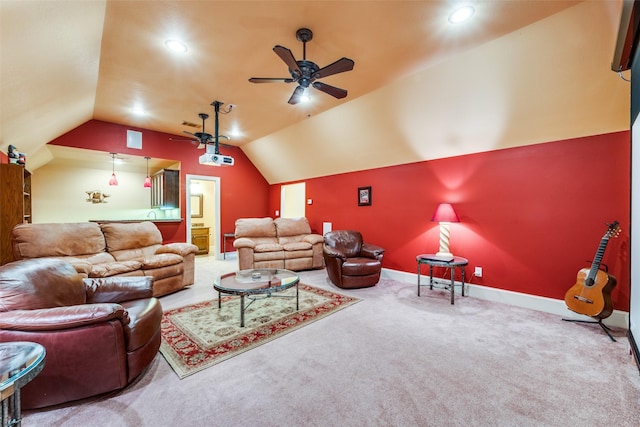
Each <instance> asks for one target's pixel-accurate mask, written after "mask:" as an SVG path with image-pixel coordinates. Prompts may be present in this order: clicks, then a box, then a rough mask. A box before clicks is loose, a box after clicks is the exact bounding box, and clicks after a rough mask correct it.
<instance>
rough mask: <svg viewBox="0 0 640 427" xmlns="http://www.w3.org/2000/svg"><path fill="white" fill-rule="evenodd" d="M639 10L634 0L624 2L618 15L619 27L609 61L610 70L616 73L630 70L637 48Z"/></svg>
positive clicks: (639, 22) (639, 23)
mask: <svg viewBox="0 0 640 427" xmlns="http://www.w3.org/2000/svg"><path fill="white" fill-rule="evenodd" d="M639 12H640V10H639V9H638V4H637V2H636V1H635V0H624V3H623V5H622V13H621V14H620V26H619V27H618V36H617V38H616V47H615V50H614V53H613V60H612V61H611V70H613V71H615V72H616V73H619V72H622V71H626V70H628V69H630V68H631V62H632V60H633V56H634V54H635V51H636V48H637V40H635V38H636V29H637V28H638V26H639V25H640V13H639Z"/></svg>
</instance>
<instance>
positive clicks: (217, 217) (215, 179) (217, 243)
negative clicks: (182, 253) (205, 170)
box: [186, 174, 222, 259]
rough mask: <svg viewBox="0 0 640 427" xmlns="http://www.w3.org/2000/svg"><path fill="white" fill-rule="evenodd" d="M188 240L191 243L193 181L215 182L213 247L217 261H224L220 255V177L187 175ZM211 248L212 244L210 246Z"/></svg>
mask: <svg viewBox="0 0 640 427" xmlns="http://www.w3.org/2000/svg"><path fill="white" fill-rule="evenodd" d="M186 179H187V185H186V187H187V206H186V208H187V211H186V217H187V221H186V224H187V239H188V241H191V180H196V181H213V182H214V184H215V188H216V190H215V212H214V216H215V219H214V222H215V224H214V228H215V234H214V236H213V247H214V256H215V258H216V259H222V254H221V253H220V242H221V241H222V235H221V234H220V177H219V176H208V175H191V174H187V176H186ZM209 246H211V244H210V245H209Z"/></svg>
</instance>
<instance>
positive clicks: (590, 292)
mask: <svg viewBox="0 0 640 427" xmlns="http://www.w3.org/2000/svg"><path fill="white" fill-rule="evenodd" d="M607 225H608V226H609V228H608V229H607V232H606V233H604V236H602V240H600V245H599V246H598V250H597V251H596V256H595V257H594V258H593V262H592V264H591V268H583V269H582V270H580V271H579V272H578V278H577V280H576V284H575V285H573V286H572V287H571V289H569V290H568V291H567V293H566V294H565V296H564V301H565V302H566V303H567V307H568V308H569V310H571V311H575V312H576V313H579V314H584V315H585V316H591V317H593V318H595V319H605V318H607V317H609V316H610V315H611V313H613V303H612V302H611V291H612V290H613V288H614V287H615V286H616V278H615V277H613V276H612V275H610V274H608V273H606V272H604V271H602V270H600V263H601V262H602V256H603V255H604V251H605V249H606V248H607V243H609V239H610V238H611V237H618V235H619V234H620V227H619V226H618V221H614V222H613V223H612V224H607Z"/></svg>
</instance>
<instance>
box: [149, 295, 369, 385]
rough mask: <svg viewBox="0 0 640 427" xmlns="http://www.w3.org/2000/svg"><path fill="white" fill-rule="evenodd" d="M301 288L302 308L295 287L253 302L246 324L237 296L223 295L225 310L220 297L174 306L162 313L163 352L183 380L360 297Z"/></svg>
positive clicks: (247, 310) (352, 302)
mask: <svg viewBox="0 0 640 427" xmlns="http://www.w3.org/2000/svg"><path fill="white" fill-rule="evenodd" d="M299 288H300V295H299V296H300V309H299V310H298V311H296V310H295V306H296V302H295V288H291V289H288V290H286V291H283V292H279V293H277V294H274V295H277V296H273V297H268V298H262V299H258V300H256V301H255V302H253V303H252V304H251V305H250V306H249V307H248V308H247V309H246V311H245V327H244V328H241V327H240V297H237V296H225V295H223V296H222V308H221V309H219V308H218V300H217V299H214V300H211V301H205V302H202V303H198V304H193V305H188V306H186V307H181V308H176V309H174V310H169V311H167V312H165V313H164V315H163V317H162V344H161V345H160V353H162V355H163V356H164V358H165V359H166V360H167V362H169V365H171V367H172V368H173V370H174V371H175V372H176V374H178V377H180V379H182V378H184V377H186V376H189V375H191V374H194V373H196V372H198V371H201V370H203V369H205V368H208V367H210V366H213V365H215V364H216V363H219V362H222V361H223V360H226V359H229V358H231V357H233V356H236V355H238V354H240V353H242V352H245V351H247V350H250V349H252V348H255V347H257V346H259V345H261V344H264V343H266V342H269V341H271V340H273V339H275V338H278V337H280V336H282V335H284V334H286V333H288V332H291V331H294V330H296V329H298V328H301V327H302V326H305V325H308V324H309V323H311V322H313V321H315V320H318V319H322V318H323V317H326V316H328V315H329V314H331V313H335V312H336V311H338V310H340V309H342V308H345V307H347V306H349V305H351V304H354V303H356V302H358V301H360V300H359V299H357V298H353V297H348V296H346V295H341V294H338V293H335V292H331V291H328V290H324V289H319V288H315V287H313V286H309V285H304V284H300V285H299ZM247 302H248V300H247V299H246V298H245V304H246V303H247Z"/></svg>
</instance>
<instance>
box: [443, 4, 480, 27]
mask: <svg viewBox="0 0 640 427" xmlns="http://www.w3.org/2000/svg"><path fill="white" fill-rule="evenodd" d="M475 11H476V9H475V8H474V7H473V6H472V5H470V4H465V5H462V6H458V7H456V8H455V9H454V10H453V11H452V12H451V13H450V14H449V22H450V23H451V24H461V23H463V22H465V21H468V20H469V19H470V18H471V17H472V16H473V14H474V13H475Z"/></svg>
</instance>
